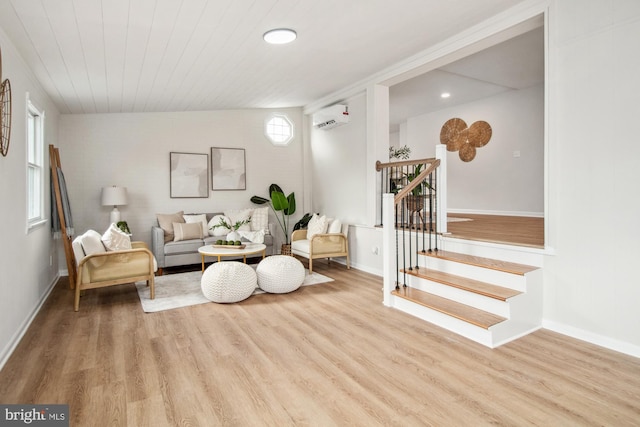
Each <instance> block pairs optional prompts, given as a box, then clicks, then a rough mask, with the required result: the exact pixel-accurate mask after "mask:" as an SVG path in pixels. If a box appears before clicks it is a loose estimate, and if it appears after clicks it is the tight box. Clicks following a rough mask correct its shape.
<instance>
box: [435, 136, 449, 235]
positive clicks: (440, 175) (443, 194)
mask: <svg viewBox="0 0 640 427" xmlns="http://www.w3.org/2000/svg"><path fill="white" fill-rule="evenodd" d="M436 159H438V160H440V166H438V169H436V182H437V183H438V190H437V191H436V199H437V203H436V206H437V209H438V211H437V212H436V221H437V222H438V224H437V227H438V228H437V230H438V231H439V232H440V233H446V232H447V146H446V145H445V144H438V145H436Z"/></svg>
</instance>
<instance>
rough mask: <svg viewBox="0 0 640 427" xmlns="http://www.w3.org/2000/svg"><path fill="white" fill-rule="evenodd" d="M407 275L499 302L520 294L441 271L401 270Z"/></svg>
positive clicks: (426, 269) (424, 269)
mask: <svg viewBox="0 0 640 427" xmlns="http://www.w3.org/2000/svg"><path fill="white" fill-rule="evenodd" d="M403 271H404V272H405V273H407V274H411V275H412V276H416V277H420V278H422V279H426V280H430V281H432V282H438V283H442V284H444V285H448V286H452V287H454V288H458V289H462V290H465V291H469V292H473V293H475V294H478V295H484V296H486V297H489V298H493V299H496V300H500V301H506V300H508V299H509V298H511V297H515V296H516V295H520V294H521V293H522V292H520V291H516V290H514V289H509V288H504V287H502V286H497V285H492V284H490V283H486V282H481V281H479V280H474V279H468V278H466V277H461V276H456V275H453V274H449V273H444V272H442V271H437V270H431V269H428V268H419V269H413V270H403Z"/></svg>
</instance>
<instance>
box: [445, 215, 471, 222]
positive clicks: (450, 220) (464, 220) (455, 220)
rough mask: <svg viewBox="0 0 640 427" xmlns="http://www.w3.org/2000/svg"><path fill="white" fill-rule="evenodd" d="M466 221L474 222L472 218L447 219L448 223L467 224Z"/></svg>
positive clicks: (452, 217)
mask: <svg viewBox="0 0 640 427" xmlns="http://www.w3.org/2000/svg"><path fill="white" fill-rule="evenodd" d="M466 221H473V219H471V218H457V217H454V216H448V217H447V222H466Z"/></svg>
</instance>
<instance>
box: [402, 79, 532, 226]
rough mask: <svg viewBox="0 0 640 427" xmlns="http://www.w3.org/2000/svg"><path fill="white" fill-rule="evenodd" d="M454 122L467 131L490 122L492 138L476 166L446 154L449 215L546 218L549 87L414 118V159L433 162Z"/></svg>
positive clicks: (409, 133) (409, 134)
mask: <svg viewBox="0 0 640 427" xmlns="http://www.w3.org/2000/svg"><path fill="white" fill-rule="evenodd" d="M455 117H458V118H461V119H462V120H464V121H465V122H466V123H467V125H468V126H471V124H472V123H473V122H475V121H478V120H484V121H486V122H488V123H489V125H491V129H492V136H491V139H490V140H489V143H488V144H487V145H485V146H484V147H481V148H478V149H477V151H476V157H475V158H474V159H473V160H472V161H471V162H463V161H462V160H460V157H459V155H458V152H448V153H447V170H448V173H447V177H448V186H447V197H448V210H449V211H450V212H474V213H487V214H503V215H532V216H543V213H544V185H543V184H544V175H543V172H544V86H543V85H537V86H533V87H530V88H527V89H522V90H512V91H508V92H503V93H501V94H499V95H496V96H492V97H489V98H485V99H482V100H480V101H476V102H473V103H469V104H464V105H459V106H456V107H451V108H447V109H443V110H440V111H436V112H433V113H429V114H423V115H421V116H417V117H412V118H410V119H409V120H407V125H406V130H405V132H406V144H407V145H408V146H409V147H411V158H412V159H420V158H428V157H434V156H435V146H436V145H437V144H439V143H440V130H441V128H442V125H444V123H445V122H446V121H447V120H449V119H452V118H455ZM515 151H518V152H519V153H520V157H514V152H515Z"/></svg>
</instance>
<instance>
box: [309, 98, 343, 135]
mask: <svg viewBox="0 0 640 427" xmlns="http://www.w3.org/2000/svg"><path fill="white" fill-rule="evenodd" d="M346 123H349V107H348V106H346V105H341V104H336V105H332V106H331V107H327V108H323V109H322V110H320V111H318V112H317V113H315V114H314V115H313V127H314V128H316V129H323V130H328V129H333V128H335V127H338V126H341V125H344V124H346Z"/></svg>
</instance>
